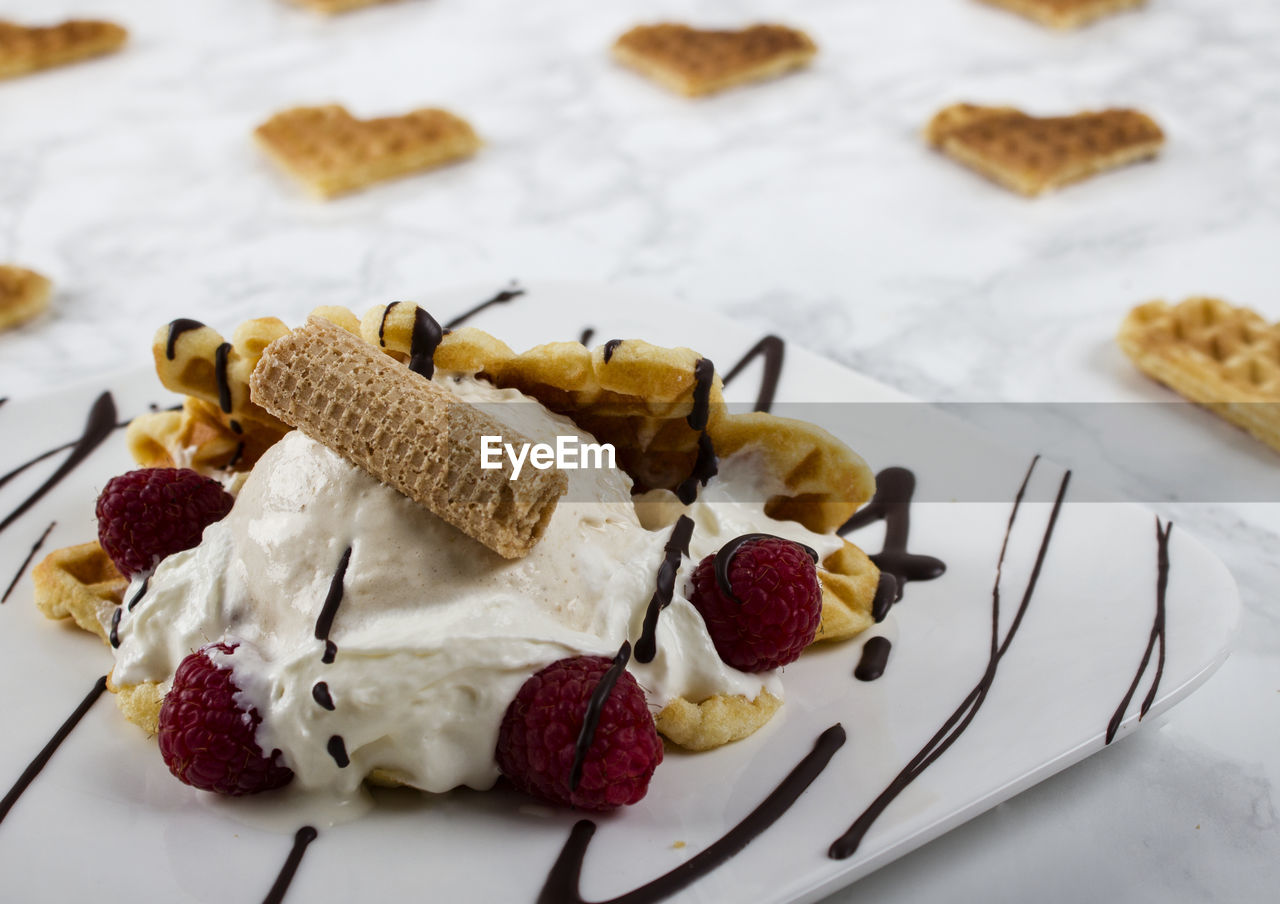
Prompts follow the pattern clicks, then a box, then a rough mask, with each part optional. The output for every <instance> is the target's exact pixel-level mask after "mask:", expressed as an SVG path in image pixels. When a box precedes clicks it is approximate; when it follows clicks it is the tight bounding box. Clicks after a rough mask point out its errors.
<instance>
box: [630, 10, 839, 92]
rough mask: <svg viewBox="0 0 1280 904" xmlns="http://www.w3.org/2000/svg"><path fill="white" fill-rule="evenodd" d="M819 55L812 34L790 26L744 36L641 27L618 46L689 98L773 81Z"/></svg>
mask: <svg viewBox="0 0 1280 904" xmlns="http://www.w3.org/2000/svg"><path fill="white" fill-rule="evenodd" d="M817 52H818V48H817V46H816V45H815V44H814V43H813V40H812V39H810V37H809V36H808V35H807V34H805V33H804V32H802V31H797V30H796V29H794V28H787V27H786V26H784V25H752V26H751V27H749V28H745V29H742V30H741V31H712V30H706V29H699V28H691V27H690V26H688V25H678V24H673V23H663V24H659V25H639V26H637V27H635V28H633V29H631V30H630V31H628V32H627V33H626V34H624V35H623V36H622V37H620V38H618V40H617V41H616V42H615V43H614V45H613V55H614V56H615V57H616V58H617V59H618V60H619V61H621V62H623V63H625V64H626V65H628V66H630V67H632V68H633V69H636V70H638V71H639V72H641V73H643V74H644V75H647V76H649V77H650V78H652V79H653V80H654V81H657V82H659V83H661V84H663V85H666V86H667V87H668V88H670V89H671V90H673V91H676V92H678V93H680V94H683V95H685V96H687V97H696V96H699V95H703V94H712V93H714V92H716V91H723V90H724V89H726V88H732V87H734V86H736V85H742V84H746V83H748V82H755V81H760V80H762V79H768V78H773V77H774V76H778V75H781V74H783V73H784V72H788V71H790V70H792V69H798V68H800V67H802V66H805V65H807V64H808V63H809V61H810V60H811V59H813V56H814V54H816V53H817Z"/></svg>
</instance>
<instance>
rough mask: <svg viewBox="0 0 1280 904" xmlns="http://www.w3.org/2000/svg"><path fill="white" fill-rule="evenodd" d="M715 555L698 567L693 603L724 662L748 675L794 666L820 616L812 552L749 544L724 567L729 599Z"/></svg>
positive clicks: (774, 540) (788, 545) (777, 541)
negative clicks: (790, 664)
mask: <svg viewBox="0 0 1280 904" xmlns="http://www.w3.org/2000/svg"><path fill="white" fill-rule="evenodd" d="M715 561H716V557H715V556H707V557H706V558H705V559H703V560H702V561H701V562H699V563H698V567H697V568H696V569H694V572H693V578H692V580H691V582H690V583H691V587H690V589H689V600H690V602H692V603H693V605H694V606H695V607H696V608H697V610H698V611H699V612H701V613H702V620H703V621H704V622H706V625H707V633H709V634H710V635H711V641H712V643H714V644H715V645H716V652H718V653H719V654H720V658H721V659H723V660H724V661H725V662H726V663H728V664H729V665H731V666H733V667H734V668H735V669H741V670H742V671H744V672H764V671H767V670H769V669H776V668H777V667H778V666H780V665H786V664H787V663H789V662H795V661H796V660H797V659H799V658H800V654H801V653H803V652H804V648H805V647H807V646H808V645H809V644H810V643H812V642H813V636H814V634H815V633H816V632H817V630H818V622H819V621H821V618H822V588H821V586H820V585H819V584H818V570H817V567H816V566H815V564H814V561H813V558H812V557H811V556H810V551H809V550H808V549H807V548H805V547H803V546H801V545H800V544H798V543H792V542H791V541H790V540H783V539H781V538H779V537H768V536H765V537H763V538H762V539H755V540H748V541H747V542H745V543H743V544H742V545H741V546H739V547H738V548H737V551H736V552H735V553H733V554H732V556H731V558H730V559H729V561H728V563H727V565H728V567H727V568H726V569H725V570H726V572H727V575H726V576H727V577H728V580H729V589H730V590H732V592H733V596H732V597H730V596H727V595H726V594H725V593H724V592H723V590H722V589H721V587H720V586H719V584H718V583H717V581H716V567H715Z"/></svg>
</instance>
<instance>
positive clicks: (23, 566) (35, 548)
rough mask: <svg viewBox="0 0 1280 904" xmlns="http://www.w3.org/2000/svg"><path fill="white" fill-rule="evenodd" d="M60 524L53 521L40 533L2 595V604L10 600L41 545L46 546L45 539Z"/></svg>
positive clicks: (0, 600) (0, 597) (0, 598)
mask: <svg viewBox="0 0 1280 904" xmlns="http://www.w3.org/2000/svg"><path fill="white" fill-rule="evenodd" d="M57 526H58V522H57V521H54V522H52V523H51V524H50V525H49V526H48V527H46V528H45V529H44V533H43V534H41V535H40V539H39V540H37V541H36V542H35V544H34V545H33V546H32V547H31V552H29V553H27V557H26V558H25V559H23V560H22V564H21V565H19V566H18V572H17V574H15V575H14V576H13V580H12V581H10V582H9V586H8V587H7V588H5V591H4V596H0V604H3V603H7V602H8V601H9V594H11V593H13V588H14V587H17V586H18V581H20V580H22V576H23V575H24V574H26V573H27V566H28V565H30V564H31V560H32V559H34V558H35V557H36V553H38V552H39V551H40V547H42V546H44V541H45V540H48V539H49V534H51V533H53V529H54V528H55V527H57Z"/></svg>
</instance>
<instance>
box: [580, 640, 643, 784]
mask: <svg viewBox="0 0 1280 904" xmlns="http://www.w3.org/2000/svg"><path fill="white" fill-rule="evenodd" d="M630 660H631V644H629V643H628V642H627V641H625V640H624V641H623V642H622V646H621V647H619V648H618V655H616V656H614V657H613V665H611V666H609V670H608V671H607V672H605V673H604V674H603V675H601V676H600V681H599V682H598V683H597V684H596V689H595V690H593V691H592V692H591V699H590V700H588V701H587V711H586V712H585V713H583V714H582V729H581V730H580V731H579V732H578V739H577V741H575V742H574V745H573V767H572V768H571V769H570V770H569V791H570V792H573V791H577V790H578V784H579V783H580V782H581V781H582V766H583V764H584V763H586V761H587V754H588V753H590V752H591V745H592V744H593V743H594V742H595V739H596V728H598V727H599V725H600V714H601V713H603V712H604V705H605V704H606V703H608V702H609V695H610V694H611V693H613V687H614V685H616V684H617V683H618V679H619V678H620V677H622V673H623V672H625V671H626V670H627V663H628V662H629V661H630Z"/></svg>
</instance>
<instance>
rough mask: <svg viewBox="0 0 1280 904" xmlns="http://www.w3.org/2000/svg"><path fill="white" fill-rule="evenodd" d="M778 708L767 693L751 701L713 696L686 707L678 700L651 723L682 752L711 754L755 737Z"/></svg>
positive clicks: (688, 704)
mask: <svg viewBox="0 0 1280 904" xmlns="http://www.w3.org/2000/svg"><path fill="white" fill-rule="evenodd" d="M781 705H782V701H781V700H779V699H778V698H777V697H775V696H774V695H773V694H771V693H769V692H768V691H761V692H760V695H759V696H758V697H756V698H755V699H754V700H748V699H747V698H746V697H743V696H733V697H726V696H724V695H722V694H717V695H716V696H714V697H711V698H710V699H707V700H703V701H702V702H701V703H690V702H689V701H688V700H685V699H684V698H683V697H679V698H677V699H675V700H673V701H672V702H670V703H668V704H667V705H666V706H664V707H663V708H662V710H661V711H660V712H659V713H658V714H657V715H656V716H655V717H654V722H655V723H656V724H657V726H658V731H660V732H662V735H663V737H665V738H666V739H667V740H669V741H671V742H672V743H674V744H677V745H678V746H680V747H683V748H684V749H685V750H711V749H713V748H716V747H723V746H724V745H725V744H731V743H733V742H734V741H740V740H742V739H743V738H745V737H749V736H750V735H753V734H755V733H756V731H757V730H758V729H759V728H760V727H761V726H762V725H764V723H766V722H768V721H769V720H770V719H772V718H773V714H774V713H776V712H777V711H778V707H780V706H781Z"/></svg>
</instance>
